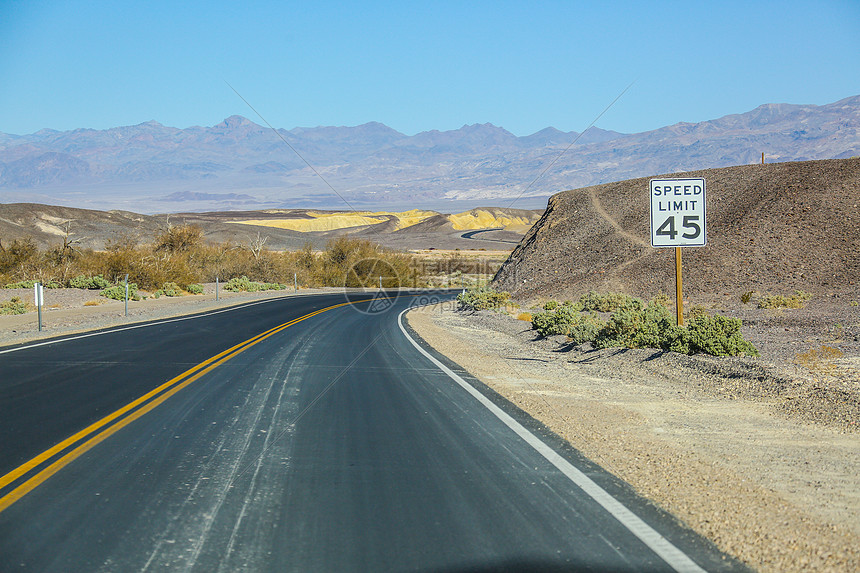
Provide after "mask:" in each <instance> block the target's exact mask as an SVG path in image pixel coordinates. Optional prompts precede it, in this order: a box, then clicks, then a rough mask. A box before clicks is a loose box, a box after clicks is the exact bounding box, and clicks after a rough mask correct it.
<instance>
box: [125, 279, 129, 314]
mask: <svg viewBox="0 0 860 573" xmlns="http://www.w3.org/2000/svg"><path fill="white" fill-rule="evenodd" d="M125 315H126V316H128V273H126V275H125Z"/></svg>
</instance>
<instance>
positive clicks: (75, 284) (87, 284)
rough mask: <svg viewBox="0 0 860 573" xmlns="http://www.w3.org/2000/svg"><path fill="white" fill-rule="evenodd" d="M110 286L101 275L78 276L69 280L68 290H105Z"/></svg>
mask: <svg viewBox="0 0 860 573" xmlns="http://www.w3.org/2000/svg"><path fill="white" fill-rule="evenodd" d="M109 286H110V283H109V282H108V281H106V280H105V278H104V277H103V276H101V275H96V276H93V277H88V276H86V275H78V276H76V277H75V278H73V279H71V280H69V288H82V289H105V288H108V287H109Z"/></svg>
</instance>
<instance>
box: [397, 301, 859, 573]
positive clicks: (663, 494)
mask: <svg viewBox="0 0 860 573" xmlns="http://www.w3.org/2000/svg"><path fill="white" fill-rule="evenodd" d="M407 319H408V321H409V324H410V326H411V327H412V328H413V329H414V330H415V331H416V332H417V333H418V334H419V335H420V336H421V337H422V338H423V339H424V340H425V341H426V342H427V343H428V344H430V345H431V346H433V347H434V348H435V349H436V350H437V351H438V352H440V353H441V354H443V355H445V356H447V357H448V358H450V359H451V360H453V361H454V362H456V363H457V364H459V365H461V366H462V367H463V368H465V369H466V370H467V371H469V372H470V373H471V374H472V375H474V376H475V377H476V378H477V379H479V380H480V381H481V382H483V383H484V384H486V385H487V386H489V387H490V388H492V389H493V390H494V391H495V392H497V393H499V394H500V395H501V396H503V397H504V398H506V399H507V400H509V401H510V402H512V403H513V404H514V405H515V406H517V407H518V408H521V409H522V410H524V411H525V412H527V413H528V414H530V415H531V416H533V417H534V418H535V419H536V420H538V421H539V422H541V423H543V424H544V425H546V426H547V427H548V428H549V429H550V430H552V431H553V432H555V433H556V434H558V435H559V436H561V437H563V438H564V439H565V440H567V441H568V443H570V445H571V446H572V447H573V448H575V449H576V450H578V451H580V452H581V453H582V454H583V455H585V456H587V457H588V458H589V459H591V460H592V461H593V462H595V463H597V464H599V465H600V466H602V467H603V468H605V469H606V470H608V471H610V472H612V473H613V474H615V475H616V476H618V477H619V478H621V479H623V480H624V481H626V482H627V483H629V484H630V485H631V486H633V488H634V489H635V490H636V491H637V492H638V493H639V494H640V495H642V496H644V497H646V498H648V499H650V500H652V501H654V502H655V503H657V504H658V505H660V506H661V507H663V508H664V509H666V510H667V511H669V512H670V513H672V514H673V515H675V516H676V517H678V518H679V519H681V520H682V521H683V522H684V523H686V524H687V525H688V526H689V527H691V528H692V529H693V530H695V531H696V532H698V533H700V534H702V535H704V536H705V537H707V538H709V539H711V540H712V541H713V542H714V543H715V544H716V545H717V546H718V547H719V548H720V549H722V550H723V551H725V552H727V553H729V554H731V555H734V556H737V557H738V558H740V559H741V560H742V561H744V562H745V563H747V564H749V565H751V566H753V567H755V568H757V569H760V570H762V571H800V570H806V569H816V570H853V569H858V568H860V552H858V549H857V548H858V547H860V531H858V529H860V526H858V514H860V513H858V508H860V477H858V474H860V471H858V467H857V461H856V460H857V453H858V449H860V448H858V438H857V434H843V433H840V432H838V431H837V430H834V429H832V428H827V427H822V426H820V425H813V424H806V423H802V422H798V421H796V420H790V419H786V418H784V417H780V416H777V415H775V414H774V413H773V411H772V409H769V408H768V407H767V405H766V404H762V403H754V402H748V401H745V400H738V399H732V398H728V397H721V396H715V395H711V394H709V393H707V392H704V391H702V390H701V387H699V386H697V385H696V384H683V383H681V382H679V381H677V380H672V379H669V378H667V377H666V376H665V375H663V373H660V372H656V371H654V370H653V369H649V366H648V363H647V361H643V359H642V357H641V356H638V355H633V354H630V355H624V353H618V354H617V355H615V356H609V357H605V356H598V357H595V360H596V361H597V362H602V363H600V364H595V363H590V362H585V361H582V360H577V359H576V357H574V356H572V355H570V354H569V353H566V352H561V351H559V350H560V346H559V345H558V344H555V345H553V344H552V343H550V341H543V342H542V343H539V344H537V343H535V342H534V341H533V338H534V336H533V333H529V332H528V329H529V325H528V323H524V322H517V321H514V320H513V319H511V318H510V317H505V316H498V317H492V316H489V317H488V316H483V317H478V319H476V317H475V316H474V315H473V316H470V315H466V314H462V313H457V312H454V311H453V310H452V309H451V306H450V305H436V306H431V307H424V308H421V309H417V310H413V311H411V312H410V313H408V315H407Z"/></svg>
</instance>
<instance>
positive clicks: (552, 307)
mask: <svg viewBox="0 0 860 573" xmlns="http://www.w3.org/2000/svg"><path fill="white" fill-rule="evenodd" d="M557 308H558V302H556V301H554V300H548V301H546V302H545V303H544V304H543V309H544V310H555V309H557Z"/></svg>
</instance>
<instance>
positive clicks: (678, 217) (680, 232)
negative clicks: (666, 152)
mask: <svg viewBox="0 0 860 573" xmlns="http://www.w3.org/2000/svg"><path fill="white" fill-rule="evenodd" d="M649 189H650V195H651V246H652V247H658V248H659V247H674V248H675V297H676V299H677V302H676V305H675V308H676V311H677V312H676V315H677V320H678V326H683V324H684V297H683V281H682V277H681V247H704V246H705V245H706V244H707V225H706V223H707V219H706V217H705V215H706V213H705V205H706V201H705V180H704V179H703V178H690V179H652V180H651V181H650V183H649Z"/></svg>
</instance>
